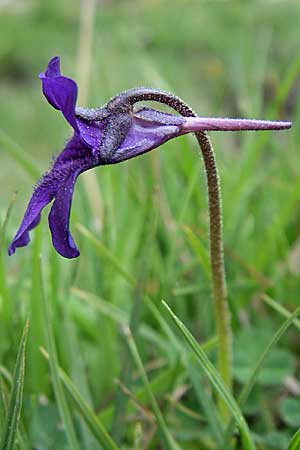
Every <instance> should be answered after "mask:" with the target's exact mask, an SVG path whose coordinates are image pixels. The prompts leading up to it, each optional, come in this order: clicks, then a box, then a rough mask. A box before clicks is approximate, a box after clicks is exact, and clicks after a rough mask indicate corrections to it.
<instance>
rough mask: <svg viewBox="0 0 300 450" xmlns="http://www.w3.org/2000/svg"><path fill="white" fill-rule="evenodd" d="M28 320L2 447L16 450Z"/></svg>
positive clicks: (13, 384) (3, 449)
mask: <svg viewBox="0 0 300 450" xmlns="http://www.w3.org/2000/svg"><path fill="white" fill-rule="evenodd" d="M28 326H29V324H28V322H26V324H25V327H24V331H23V334H22V338H21V342H20V345H19V350H18V355H17V359H16V364H15V370H14V375H13V382H12V388H11V395H10V400H9V405H8V412H7V418H6V423H5V428H4V433H3V436H2V440H1V444H0V449H1V450H14V448H15V441H16V436H17V432H18V425H19V419H20V414H21V408H22V397H23V385H24V375H25V350H26V341H27V334H28Z"/></svg>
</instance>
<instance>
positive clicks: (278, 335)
mask: <svg viewBox="0 0 300 450" xmlns="http://www.w3.org/2000/svg"><path fill="white" fill-rule="evenodd" d="M288 314H289V318H288V319H287V320H285V321H284V323H283V324H282V325H281V327H280V328H279V329H278V330H277V332H276V333H275V334H274V336H273V338H272V339H271V341H270V342H269V345H268V346H267V347H266V348H265V350H264V351H263V353H262V354H261V356H260V358H259V360H258V361H257V363H256V365H255V367H254V369H253V372H252V374H251V376H250V378H249V380H248V382H247V384H245V386H244V387H243V389H242V392H241V394H240V396H239V398H238V404H239V406H240V407H242V406H243V405H244V404H245V402H246V400H247V398H248V396H249V394H250V392H251V390H252V388H253V386H254V383H255V381H256V379H257V376H258V374H259V371H260V369H261V368H262V366H263V364H264V362H265V360H266V358H267V356H268V355H269V353H270V351H271V350H272V348H273V347H274V346H275V345H276V344H277V342H278V341H279V339H280V338H281V337H282V336H283V334H284V333H285V332H286V330H287V329H288V328H289V326H290V325H291V324H292V323H293V321H294V320H295V318H296V317H297V316H298V315H299V314H300V306H299V307H298V308H297V309H295V311H294V312H293V313H292V314H290V313H288ZM234 426H235V424H234V420H231V421H230V422H229V424H228V427H227V430H226V432H225V444H226V443H227V444H228V442H229V440H230V437H231V435H232V433H233V431H234Z"/></svg>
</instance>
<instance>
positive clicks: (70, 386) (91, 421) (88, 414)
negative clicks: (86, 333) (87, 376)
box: [40, 348, 118, 450]
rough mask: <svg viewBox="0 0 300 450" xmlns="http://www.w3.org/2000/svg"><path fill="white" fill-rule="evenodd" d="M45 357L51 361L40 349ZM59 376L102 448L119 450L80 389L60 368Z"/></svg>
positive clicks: (44, 351)
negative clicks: (82, 395)
mask: <svg viewBox="0 0 300 450" xmlns="http://www.w3.org/2000/svg"><path fill="white" fill-rule="evenodd" d="M40 350H41V352H42V354H43V356H44V357H45V358H46V359H47V360H48V361H50V357H49V353H48V352H46V350H45V349H43V348H41V349H40ZM58 375H59V377H60V379H61V381H62V382H63V384H64V386H65V388H66V390H67V391H68V393H69V395H70V397H71V398H72V400H73V402H74V404H75V406H76V408H77V410H78V412H79V413H80V414H81V416H82V418H83V419H84V421H85V423H86V425H87V426H88V428H89V430H90V431H91V433H92V434H93V435H94V437H95V438H96V439H97V441H98V442H99V443H100V445H101V446H103V448H104V449H105V450H118V447H117V446H116V444H115V443H114V441H113V440H112V438H111V437H110V435H109V434H108V432H107V431H106V429H105V427H104V425H103V424H102V423H101V422H100V420H99V418H98V417H97V416H95V414H94V413H93V411H92V410H91V408H90V407H89V405H88V404H87V403H86V402H85V400H84V399H83V398H82V397H81V395H80V393H79V392H78V389H77V388H76V386H75V385H74V383H73V382H72V381H71V380H70V378H69V377H68V375H67V374H66V373H65V372H64V371H63V370H62V369H61V367H58Z"/></svg>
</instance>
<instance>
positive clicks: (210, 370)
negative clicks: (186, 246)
mask: <svg viewBox="0 0 300 450" xmlns="http://www.w3.org/2000/svg"><path fill="white" fill-rule="evenodd" d="M163 305H164V306H165V308H166V309H167V311H168V312H169V314H170V316H171V317H172V319H173V321H174V323H175V325H176V326H177V328H178V330H179V331H180V333H181V334H182V335H183V337H184V339H185V340H186V342H187V344H188V346H189V347H190V348H191V350H192V351H193V352H194V354H195V355H196V358H197V361H198V363H199V364H200V366H201V368H202V370H203V371H204V372H205V374H206V375H207V377H208V378H209V380H210V381H211V383H212V385H213V386H214V388H215V390H216V392H217V393H218V394H219V395H220V396H221V397H222V398H223V400H224V402H225V404H226V405H227V407H228V409H229V411H230V412H231V414H232V415H233V417H234V419H235V420H236V422H237V424H238V428H239V431H240V434H241V438H242V441H243V444H244V449H245V450H254V449H255V445H254V442H253V440H252V438H251V436H250V431H249V428H248V425H247V423H246V421H245V419H244V417H243V415H242V413H241V411H240V408H239V407H238V405H237V403H236V401H235V400H234V398H233V397H232V396H231V394H230V393H229V391H228V389H227V387H226V386H225V384H224V382H223V381H222V379H221V377H220V375H219V373H218V371H217V370H216V368H215V367H214V366H213V364H212V363H211V362H210V361H209V359H208V358H207V356H206V354H205V352H204V351H203V349H202V348H201V347H200V345H199V344H198V342H197V341H196V340H195V338H194V337H193V336H192V334H191V333H190V332H189V331H188V330H187V328H186V327H185V326H184V325H183V323H182V322H181V321H180V320H179V319H178V317H177V316H176V315H175V314H174V313H173V311H172V310H171V308H170V307H169V306H168V305H167V303H165V302H163Z"/></svg>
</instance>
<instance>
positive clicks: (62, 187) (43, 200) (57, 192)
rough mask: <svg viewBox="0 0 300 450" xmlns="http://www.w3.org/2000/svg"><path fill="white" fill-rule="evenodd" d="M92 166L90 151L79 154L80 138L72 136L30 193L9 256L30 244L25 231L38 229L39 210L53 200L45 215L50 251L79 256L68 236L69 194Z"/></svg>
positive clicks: (66, 255)
mask: <svg viewBox="0 0 300 450" xmlns="http://www.w3.org/2000/svg"><path fill="white" fill-rule="evenodd" d="M94 165H95V160H94V158H93V156H92V150H91V149H89V148H85V152H83V148H82V142H81V140H80V138H79V137H78V136H77V135H74V136H73V138H72V139H71V140H70V141H69V142H68V143H67V145H66V147H65V149H64V150H63V151H62V152H61V153H60V154H59V155H58V157H57V158H56V159H55V161H54V163H53V166H52V168H51V170H49V171H48V172H47V173H45V175H44V176H43V177H42V179H41V181H40V183H39V184H38V186H37V187H36V188H35V189H34V192H33V194H32V197H31V199H30V202H29V204H28V206H27V209H26V212H25V214H24V217H23V220H22V223H21V225H20V228H19V230H18V231H17V233H16V235H15V237H14V239H13V241H12V242H11V244H10V246H9V248H8V254H9V255H12V254H13V253H15V251H16V248H17V247H23V246H25V245H27V244H28V243H29V242H30V237H29V231H30V230H32V229H33V228H34V227H36V226H37V225H38V223H39V221H40V216H41V211H42V209H43V208H44V207H45V206H46V205H47V204H48V203H50V202H51V201H52V200H53V198H55V202H54V204H53V206H52V209H51V212H50V215H49V222H50V229H51V232H52V238H53V244H54V247H55V248H56V250H57V251H58V252H59V253H60V254H62V255H63V256H65V257H66V258H74V257H76V256H78V255H79V252H78V250H77V249H76V246H75V244H74V241H73V239H72V237H71V235H70V234H69V232H68V227H69V214H70V207H71V201H72V194H73V189H74V184H75V181H76V178H77V177H78V175H79V174H80V173H81V172H83V171H84V170H88V169H89V168H91V167H93V166H94ZM58 216H59V217H58ZM60 233H61V235H60ZM67 235H68V237H67V238H66V236H67Z"/></svg>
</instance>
